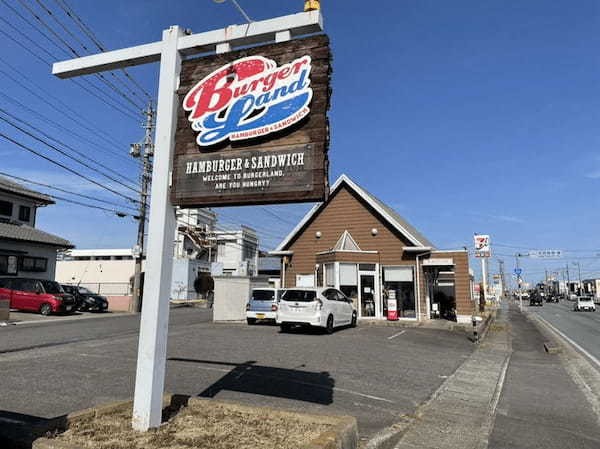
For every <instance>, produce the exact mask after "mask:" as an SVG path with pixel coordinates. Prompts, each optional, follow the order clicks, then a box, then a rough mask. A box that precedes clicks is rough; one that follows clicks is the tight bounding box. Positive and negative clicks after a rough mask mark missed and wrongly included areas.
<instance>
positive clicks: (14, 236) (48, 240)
mask: <svg viewBox="0 0 600 449" xmlns="http://www.w3.org/2000/svg"><path fill="white" fill-rule="evenodd" d="M2 239H8V240H19V241H23V242H30V243H40V244H43V245H50V246H56V247H59V248H73V244H72V243H71V242H69V241H68V240H65V239H62V238H60V237H58V236H56V235H54V234H50V233H48V232H44V231H40V230H39V229H36V228H32V227H31V226H27V225H24V224H14V223H3V222H0V241H1V240H2Z"/></svg>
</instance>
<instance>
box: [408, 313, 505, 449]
mask: <svg viewBox="0 0 600 449" xmlns="http://www.w3.org/2000/svg"><path fill="white" fill-rule="evenodd" d="M510 345H511V342H510V338H509V332H508V323H507V313H506V306H504V307H502V308H501V309H500V310H498V315H497V318H496V321H495V323H493V324H492V325H491V327H490V330H489V331H488V335H487V338H486V339H485V340H484V342H483V343H482V344H481V346H480V347H479V348H478V349H477V350H476V351H475V352H474V353H473V355H471V357H470V358H469V359H467V360H466V361H465V363H463V365H462V366H461V367H460V368H459V369H458V370H456V372H455V373H454V374H453V375H452V376H451V377H449V378H448V380H447V381H446V382H445V383H444V384H443V385H442V386H441V387H440V389H439V390H438V391H437V393H436V394H435V395H434V397H433V398H432V399H430V401H429V402H428V403H426V404H425V405H424V406H422V407H421V409H420V410H419V413H418V414H417V418H416V420H415V423H414V425H413V426H411V427H410V428H409V429H408V431H407V432H406V433H405V434H404V436H403V437H402V439H401V440H400V442H399V443H398V444H397V446H396V448H397V449H446V448H448V449H450V448H452V449H454V448H456V449H459V448H460V449H468V448H484V447H486V445H487V436H488V435H489V433H490V430H491V427H492V425H493V419H492V418H493V413H494V410H495V408H496V405H497V403H498V396H499V394H500V391H501V389H502V384H503V379H504V375H505V372H506V367H507V364H508V360H509V357H510Z"/></svg>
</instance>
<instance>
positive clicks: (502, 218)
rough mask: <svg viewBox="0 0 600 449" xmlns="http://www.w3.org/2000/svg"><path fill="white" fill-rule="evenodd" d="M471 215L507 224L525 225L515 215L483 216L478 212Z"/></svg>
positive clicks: (523, 221)
mask: <svg viewBox="0 0 600 449" xmlns="http://www.w3.org/2000/svg"><path fill="white" fill-rule="evenodd" d="M471 215H474V216H476V217H482V218H486V219H489V220H495V221H504V222H507V223H525V220H523V219H522V218H520V217H516V216H514V215H494V214H481V213H478V212H471Z"/></svg>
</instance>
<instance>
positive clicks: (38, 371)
mask: <svg viewBox="0 0 600 449" xmlns="http://www.w3.org/2000/svg"><path fill="white" fill-rule="evenodd" d="M206 318H207V315H206V311H201V310H197V309H187V310H172V311H171V325H170V336H169V349H168V362H167V379H166V386H165V388H166V390H167V391H169V392H172V393H179V394H188V395H193V396H196V395H199V396H204V397H215V398H218V399H225V400H233V401H236V402H242V403H247V404H256V405H265V406H275V407H281V408H286V409H293V410H299V411H307V412H321V413H326V414H344V415H352V416H356V417H357V419H358V422H359V430H360V433H361V438H363V439H367V438H369V437H371V436H373V435H374V434H375V433H376V432H378V431H379V430H382V429H384V428H385V427H387V426H389V425H391V424H394V423H396V422H398V421H399V420H400V419H401V417H402V416H403V415H404V414H411V413H413V412H414V411H415V409H416V407H417V406H418V405H419V404H421V403H422V402H424V401H425V400H427V399H428V398H429V397H430V395H431V394H432V393H433V392H434V391H435V390H436V389H437V388H438V387H439V386H440V384H441V383H442V382H443V381H444V379H445V378H446V377H447V376H449V375H451V374H452V373H453V372H454V371H455V370H456V369H457V368H458V366H459V365H460V364H461V363H462V362H463V361H464V360H465V358H467V357H468V356H469V355H470V354H471V352H472V349H473V348H472V344H471V343H470V342H469V341H468V340H467V339H466V338H465V335H464V334H463V333H458V332H457V333H453V332H448V331H437V330H429V329H419V328H415V329H406V330H405V332H402V333H401V334H400V335H397V336H395V337H394V338H391V339H390V337H392V336H394V335H395V334H398V332H399V331H398V329H393V328H372V327H363V328H361V327H358V328H354V329H343V330H340V331H337V332H335V333H334V334H333V335H322V334H320V333H317V332H301V331H298V332H293V333H289V334H282V333H280V332H279V328H278V327H275V326H269V325H257V326H247V325H225V324H212V323H210V322H207V319H206ZM112 321H120V322H121V324H120V325H119V326H121V327H123V326H125V324H123V323H125V322H127V323H135V322H134V321H130V320H127V319H121V320H111V319H108V320H101V323H102V324H104V325H105V326H107V327H110V325H111V322H112ZM94 323H96V325H98V324H97V323H99V321H94ZM68 325H71V326H72V325H73V324H72V323H57V324H56V325H55V326H53V327H54V329H53V331H54V332H58V333H60V332H61V328H63V327H64V328H66V326H68ZM81 325H82V326H83V323H82V324H81ZM16 327H18V326H13V328H16ZM36 327H37V326H31V327H29V328H27V329H28V330H30V332H35V328H36ZM24 330H25V328H22V329H21V332H23V331H24ZM135 330H136V329H135V328H132V329H129V332H128V330H127V329H124V328H120V329H119V332H115V334H114V336H111V335H110V332H105V333H104V334H102V337H101V338H100V337H99V338H98V339H88V340H87V341H81V342H77V341H73V336H72V335H71V338H70V339H69V340H66V341H65V343H64V344H56V345H54V346H51V347H38V348H35V347H31V346H29V347H30V349H26V350H22V351H19V350H14V351H11V352H8V353H4V354H2V353H1V351H0V371H2V373H3V379H4V380H3V382H2V383H1V384H0V398H1V399H0V418H1V413H2V412H1V411H2V410H3V411H4V412H11V413H21V414H26V415H33V416H37V417H53V416H58V415H61V414H64V413H68V412H71V411H74V410H78V409H82V408H86V407H90V406H94V405H98V404H102V403H106V402H110V401H114V400H121V399H128V398H131V397H132V394H133V386H134V375H135V361H136V355H137V335H134V334H133V333H132V332H131V331H135ZM82 332H84V333H85V327H83V328H82Z"/></svg>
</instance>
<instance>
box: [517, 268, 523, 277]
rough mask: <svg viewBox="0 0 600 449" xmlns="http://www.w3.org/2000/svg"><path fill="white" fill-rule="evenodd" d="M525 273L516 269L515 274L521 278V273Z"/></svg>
mask: <svg viewBox="0 0 600 449" xmlns="http://www.w3.org/2000/svg"><path fill="white" fill-rule="evenodd" d="M522 272H523V270H522V269H521V268H515V274H516V275H517V276H521V273H522Z"/></svg>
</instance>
